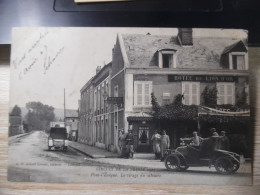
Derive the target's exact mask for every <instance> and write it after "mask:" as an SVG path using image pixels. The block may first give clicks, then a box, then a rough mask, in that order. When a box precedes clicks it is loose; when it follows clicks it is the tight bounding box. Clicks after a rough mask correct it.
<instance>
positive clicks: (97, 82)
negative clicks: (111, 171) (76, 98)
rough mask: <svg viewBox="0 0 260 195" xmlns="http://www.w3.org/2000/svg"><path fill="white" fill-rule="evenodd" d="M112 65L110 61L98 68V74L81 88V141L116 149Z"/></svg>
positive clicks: (110, 149)
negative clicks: (109, 100)
mask: <svg viewBox="0 0 260 195" xmlns="http://www.w3.org/2000/svg"><path fill="white" fill-rule="evenodd" d="M111 67H112V64H111V63H109V64H107V65H105V66H104V67H103V68H101V67H100V66H99V67H97V69H96V75H95V76H94V77H93V78H92V79H90V80H89V81H88V82H87V83H86V85H85V86H84V87H83V88H82V89H81V100H80V109H79V112H80V131H79V138H78V140H79V142H81V143H85V144H88V145H92V146H96V147H99V148H103V149H107V150H109V151H114V150H115V147H114V137H113V136H112V135H111V115H110V105H109V104H107V103H106V101H105V100H106V98H107V97H110V96H111V90H110V88H111V81H110V76H111Z"/></svg>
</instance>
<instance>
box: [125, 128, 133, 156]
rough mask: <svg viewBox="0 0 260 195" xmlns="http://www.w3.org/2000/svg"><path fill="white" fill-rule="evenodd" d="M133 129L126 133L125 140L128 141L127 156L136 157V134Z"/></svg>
mask: <svg viewBox="0 0 260 195" xmlns="http://www.w3.org/2000/svg"><path fill="white" fill-rule="evenodd" d="M132 132H133V131H132V130H130V129H129V130H128V133H127V134H126V137H125V141H126V158H129V157H130V158H132V159H133V158H134V135H133V133H132Z"/></svg>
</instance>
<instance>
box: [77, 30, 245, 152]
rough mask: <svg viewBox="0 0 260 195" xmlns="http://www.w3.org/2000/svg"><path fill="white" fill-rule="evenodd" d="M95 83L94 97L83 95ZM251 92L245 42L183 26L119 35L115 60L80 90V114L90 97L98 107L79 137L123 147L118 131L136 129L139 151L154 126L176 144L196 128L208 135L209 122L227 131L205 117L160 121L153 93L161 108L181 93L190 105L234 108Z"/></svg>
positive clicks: (113, 147)
mask: <svg viewBox="0 0 260 195" xmlns="http://www.w3.org/2000/svg"><path fill="white" fill-rule="evenodd" d="M91 87H92V89H93V91H92V94H91V97H89V96H86V97H88V98H85V96H84V92H85V91H86V90H88V89H90V88H91ZM214 91H215V92H216V93H215V96H214ZM248 91H249V90H248V52H247V46H246V40H238V39H233V38H224V37H223V38H221V37H194V36H193V31H192V29H189V28H186V29H179V32H178V35H177V36H160V35H151V34H150V33H147V35H137V34H123V35H122V34H118V36H117V39H116V43H115V45H114V48H113V52H112V62H111V63H110V64H109V65H106V66H104V67H103V68H102V69H101V70H100V71H99V72H98V73H97V74H96V76H95V77H93V78H92V79H91V80H90V81H89V82H88V83H87V84H86V85H85V86H84V87H83V88H82V90H81V111H80V113H81V114H83V113H85V112H84V109H85V107H86V105H85V103H84V102H85V101H91V98H93V101H92V104H90V107H91V106H93V107H94V108H93V118H92V121H91V124H92V126H91V127H89V129H88V128H87V126H86V125H85V126H84V124H85V123H84V122H83V123H82V121H81V131H82V136H79V140H81V139H82V140H81V141H83V142H84V139H85V140H86V139H89V140H92V142H89V143H90V144H93V145H95V146H98V147H101V148H106V149H108V150H110V151H120V150H119V147H118V137H119V135H120V134H121V133H122V132H128V130H129V129H132V130H133V134H134V149H135V151H136V152H152V143H151V137H152V134H153V133H154V131H155V130H156V129H159V130H161V129H166V131H167V134H169V136H170V139H171V147H172V148H174V147H177V146H178V140H179V137H181V136H185V135H189V134H191V132H192V131H194V130H199V131H200V132H201V134H202V136H207V133H208V132H207V131H208V127H209V126H211V125H215V126H216V125H217V127H219V130H227V131H229V129H227V128H229V126H228V124H227V125H226V126H225V127H224V126H223V123H220V124H215V123H214V124H213V123H210V124H207V121H206V122H202V121H201V122H200V126H198V124H197V123H198V119H196V120H194V121H195V122H185V121H184V122H183V121H182V122H180V121H171V122H169V121H167V122H165V121H164V122H163V121H158V120H156V119H155V118H154V115H153V113H154V110H153V105H152V95H151V94H153V95H154V97H156V99H157V102H158V105H159V106H165V105H169V104H171V103H172V102H173V101H175V99H176V97H178V96H179V95H180V96H181V97H182V104H183V105H187V106H197V107H200V106H212V105H210V102H211V103H212V101H213V102H215V107H216V108H218V107H219V106H223V107H224V108H225V107H232V108H233V107H236V106H237V105H239V104H241V102H243V105H249V96H248ZM205 94H206V95H205ZM107 97H108V98H110V97H112V98H122V99H123V104H121V105H118V104H116V103H111V102H110V103H109V102H106V101H105V99H106V98H107ZM212 99H213V100H212ZM215 107H214V109H215ZM238 108H239V106H238ZM244 108H245V107H244ZM239 109H240V108H239ZM197 112H198V111H197ZM83 115H84V114H83ZM197 115H199V113H197ZM81 120H82V119H81ZM221 120H222V119H221ZM228 120H229V119H228ZM91 128H92V129H91ZM245 128H247V126H246V125H245ZM90 129H91V130H90ZM232 131H233V130H232ZM232 131H231V130H230V131H229V132H230V133H232ZM87 132H92V133H87ZM233 133H234V132H233ZM235 133H236V132H235ZM84 136H85V137H88V138H83V137H84ZM80 137H81V138H80ZM86 143H88V142H86Z"/></svg>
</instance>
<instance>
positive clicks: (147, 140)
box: [127, 113, 155, 153]
mask: <svg viewBox="0 0 260 195" xmlns="http://www.w3.org/2000/svg"><path fill="white" fill-rule="evenodd" d="M127 121H128V124H129V130H132V131H133V135H134V151H135V152H139V153H152V152H153V147H152V144H153V143H152V141H151V138H152V135H153V134H154V131H155V123H154V118H153V117H152V116H151V115H149V114H145V113H138V114H135V115H133V116H129V117H127Z"/></svg>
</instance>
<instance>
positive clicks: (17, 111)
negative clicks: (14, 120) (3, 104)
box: [10, 105, 22, 116]
mask: <svg viewBox="0 0 260 195" xmlns="http://www.w3.org/2000/svg"><path fill="white" fill-rule="evenodd" d="M21 114H22V111H21V108H20V107H19V106H17V105H15V106H14V107H13V109H12V112H11V114H10V115H11V116H21Z"/></svg>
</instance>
